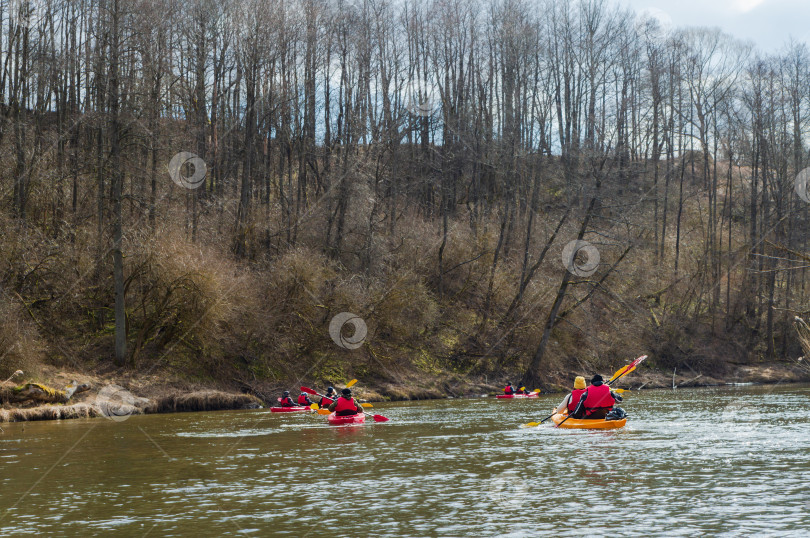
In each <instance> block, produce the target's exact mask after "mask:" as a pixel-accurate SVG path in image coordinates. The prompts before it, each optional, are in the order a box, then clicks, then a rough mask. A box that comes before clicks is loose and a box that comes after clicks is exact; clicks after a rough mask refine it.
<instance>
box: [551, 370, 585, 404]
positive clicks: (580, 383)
mask: <svg viewBox="0 0 810 538" xmlns="http://www.w3.org/2000/svg"><path fill="white" fill-rule="evenodd" d="M584 393H585V378H584V377H582V376H581V375H578V376H577V377H576V378H575V379H574V390H572V391H571V393H570V394H568V395H567V396H566V397H565V398H564V399H563V401H562V402H561V403H560V405H558V406H557V410H556V411H554V412H555V413H566V412H567V413H573V412H574V409H576V408H577V404H579V400H580V399H581V398H582V395H583V394H584Z"/></svg>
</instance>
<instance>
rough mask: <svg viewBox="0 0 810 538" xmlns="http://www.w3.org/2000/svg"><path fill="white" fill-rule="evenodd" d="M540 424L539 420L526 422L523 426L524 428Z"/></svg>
mask: <svg viewBox="0 0 810 538" xmlns="http://www.w3.org/2000/svg"><path fill="white" fill-rule="evenodd" d="M539 425H540V423H539V422H529V423H528V424H524V425H523V427H524V428H534V427H535V426H539Z"/></svg>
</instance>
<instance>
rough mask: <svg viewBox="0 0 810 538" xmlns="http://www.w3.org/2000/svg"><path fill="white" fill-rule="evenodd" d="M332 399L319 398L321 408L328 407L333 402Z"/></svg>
mask: <svg viewBox="0 0 810 538" xmlns="http://www.w3.org/2000/svg"><path fill="white" fill-rule="evenodd" d="M334 401H335V400H333V399H332V398H327V397H326V396H321V407H329V406H330V405H332V402H334Z"/></svg>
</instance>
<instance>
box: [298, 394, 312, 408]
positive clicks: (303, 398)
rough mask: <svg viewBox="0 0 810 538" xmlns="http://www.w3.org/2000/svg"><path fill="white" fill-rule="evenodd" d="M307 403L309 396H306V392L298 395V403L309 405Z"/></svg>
mask: <svg viewBox="0 0 810 538" xmlns="http://www.w3.org/2000/svg"><path fill="white" fill-rule="evenodd" d="M309 403H310V402H309V396H307V394H306V392H302V393H301V394H299V395H298V405H309Z"/></svg>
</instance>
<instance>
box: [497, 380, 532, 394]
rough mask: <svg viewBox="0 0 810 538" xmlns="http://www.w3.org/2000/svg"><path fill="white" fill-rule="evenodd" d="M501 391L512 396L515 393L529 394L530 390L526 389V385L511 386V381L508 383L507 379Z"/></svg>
mask: <svg viewBox="0 0 810 538" xmlns="http://www.w3.org/2000/svg"><path fill="white" fill-rule="evenodd" d="M503 393H504V394H506V395H507V396H513V395H517V394H531V392H529V391H528V390H527V389H526V387H521V388H519V389H516V388H515V387H513V386H512V383H510V382H509V381H507V382H506V386H505V387H504V388H503Z"/></svg>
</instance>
